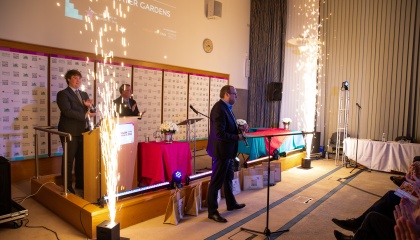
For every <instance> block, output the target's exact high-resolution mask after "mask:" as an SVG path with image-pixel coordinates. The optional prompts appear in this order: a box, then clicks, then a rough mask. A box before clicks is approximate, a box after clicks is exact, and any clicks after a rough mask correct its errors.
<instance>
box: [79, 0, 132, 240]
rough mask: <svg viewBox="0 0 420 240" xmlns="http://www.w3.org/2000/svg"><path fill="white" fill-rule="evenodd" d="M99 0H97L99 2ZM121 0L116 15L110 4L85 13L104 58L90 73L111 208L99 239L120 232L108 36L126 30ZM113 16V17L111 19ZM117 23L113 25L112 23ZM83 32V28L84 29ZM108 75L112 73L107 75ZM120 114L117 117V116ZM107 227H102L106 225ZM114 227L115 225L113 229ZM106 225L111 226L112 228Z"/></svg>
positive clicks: (114, 5)
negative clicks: (121, 23)
mask: <svg viewBox="0 0 420 240" xmlns="http://www.w3.org/2000/svg"><path fill="white" fill-rule="evenodd" d="M90 2H91V3H92V4H93V1H92V0H91V1H90ZM97 2H98V0H97V1H96V3H97ZM117 2H120V1H118V0H114V1H112V8H111V9H112V11H113V13H114V14H115V16H112V17H111V14H110V12H109V7H108V6H106V7H105V10H104V11H103V13H102V14H96V13H95V12H94V11H93V10H92V9H91V8H90V9H89V11H88V14H87V15H86V16H85V31H87V32H88V31H91V32H93V33H95V30H96V26H95V23H97V24H98V25H99V26H98V30H97V31H98V32H97V36H98V39H96V40H93V39H91V42H94V43H95V53H96V55H100V56H101V57H102V58H103V61H102V63H101V64H97V69H96V75H94V73H91V76H92V77H93V78H94V79H96V81H97V82H96V83H97V91H98V93H99V96H100V98H101V102H100V103H99V104H98V109H99V114H100V118H101V120H100V139H101V154H102V161H103V163H104V166H105V179H106V186H107V207H108V210H109V217H110V221H104V222H103V223H101V224H100V225H98V226H97V235H98V239H99V238H100V235H101V234H109V233H110V232H111V235H112V236H115V235H116V234H117V235H118V239H119V223H116V222H115V217H116V213H117V209H116V202H117V187H118V181H119V179H120V176H119V172H118V151H119V149H120V141H119V138H120V136H119V132H118V131H117V126H118V124H119V118H118V115H117V114H115V113H116V106H115V104H114V103H113V99H115V97H116V90H117V89H118V86H117V83H116V81H115V79H114V78H115V72H113V69H114V68H113V67H112V66H110V65H111V63H112V58H113V55H114V53H113V50H112V44H116V42H114V40H113V38H112V37H110V36H108V34H109V33H111V31H114V32H113V34H115V33H121V34H124V33H125V31H126V29H125V28H124V27H121V26H119V24H118V21H117V20H118V19H119V18H126V13H125V12H124V11H123V7H122V5H121V3H117ZM129 10H130V8H129V6H127V8H126V11H127V12H129ZM111 19H112V21H111ZM111 22H112V23H115V25H111V24H109V23H111ZM81 34H82V32H81ZM121 44H122V46H123V48H125V47H126V46H127V45H128V44H127V41H126V39H125V37H124V36H122V37H121ZM123 54H124V55H126V51H124V53H123ZM105 76H111V78H108V79H106V78H105ZM115 116H117V117H115ZM104 227H105V229H102V230H101V229H100V228H104ZM114 227H115V229H114ZM106 228H111V229H112V230H111V231H109V230H107V229H106Z"/></svg>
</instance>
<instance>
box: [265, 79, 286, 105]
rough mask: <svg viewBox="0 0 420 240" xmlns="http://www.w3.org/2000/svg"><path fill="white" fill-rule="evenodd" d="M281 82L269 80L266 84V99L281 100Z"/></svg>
mask: <svg viewBox="0 0 420 240" xmlns="http://www.w3.org/2000/svg"><path fill="white" fill-rule="evenodd" d="M282 88H283V87H282V84H281V82H271V83H269V84H268V86H267V100H268V101H281V93H282Z"/></svg>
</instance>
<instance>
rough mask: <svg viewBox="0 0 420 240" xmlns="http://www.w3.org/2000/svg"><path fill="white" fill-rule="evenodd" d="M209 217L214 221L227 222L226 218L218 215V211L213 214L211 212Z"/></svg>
mask: <svg viewBox="0 0 420 240" xmlns="http://www.w3.org/2000/svg"><path fill="white" fill-rule="evenodd" d="M209 218H210V219H213V220H214V221H216V222H221V223H225V222H227V220H226V218H224V217H222V216H220V214H219V213H215V214H213V215H209Z"/></svg>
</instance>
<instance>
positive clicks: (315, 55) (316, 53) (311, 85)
mask: <svg viewBox="0 0 420 240" xmlns="http://www.w3.org/2000/svg"><path fill="white" fill-rule="evenodd" d="M318 7H319V6H318V4H316V0H307V1H306V3H305V4H303V5H300V6H299V8H300V11H301V12H302V14H300V15H301V16H304V17H305V18H306V20H307V22H306V25H303V26H302V28H303V32H302V33H301V35H300V36H301V37H302V39H303V40H302V42H303V43H304V45H301V46H299V47H298V48H299V51H300V59H299V61H298V63H297V70H298V71H301V72H302V77H303V87H302V88H303V91H302V92H301V94H304V97H303V98H302V99H304V102H303V103H302V105H301V107H300V109H299V112H300V113H302V114H303V116H302V117H303V119H304V126H303V129H304V131H306V132H313V131H315V114H316V111H317V106H316V98H317V94H320V93H319V92H318V90H317V78H318V79H319V77H320V76H319V75H318V74H319V72H320V70H321V67H322V65H321V64H320V63H321V61H318V60H320V59H321V57H322V54H321V48H320V44H321V43H320V42H319V41H318V32H319V28H320V27H321V24H319V21H318V20H319V8H318ZM318 63H319V64H318ZM312 138H313V134H307V135H306V138H305V140H306V157H310V154H311V150H312Z"/></svg>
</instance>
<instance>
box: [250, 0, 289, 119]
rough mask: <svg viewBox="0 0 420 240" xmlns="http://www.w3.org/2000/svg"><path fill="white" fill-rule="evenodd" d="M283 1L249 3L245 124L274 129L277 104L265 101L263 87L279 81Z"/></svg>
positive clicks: (265, 95) (285, 10)
mask: <svg viewBox="0 0 420 240" xmlns="http://www.w3.org/2000/svg"><path fill="white" fill-rule="evenodd" d="M286 20H287V0H251V20H250V50H249V59H250V76H249V83H248V89H249V90H248V116H247V118H248V124H249V125H250V126H252V127H278V123H279V115H280V101H268V100H267V85H268V83H271V82H282V81H283V74H284V70H283V69H284V67H283V65H284V64H283V62H284V47H285V41H286V39H285V38H286Z"/></svg>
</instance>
